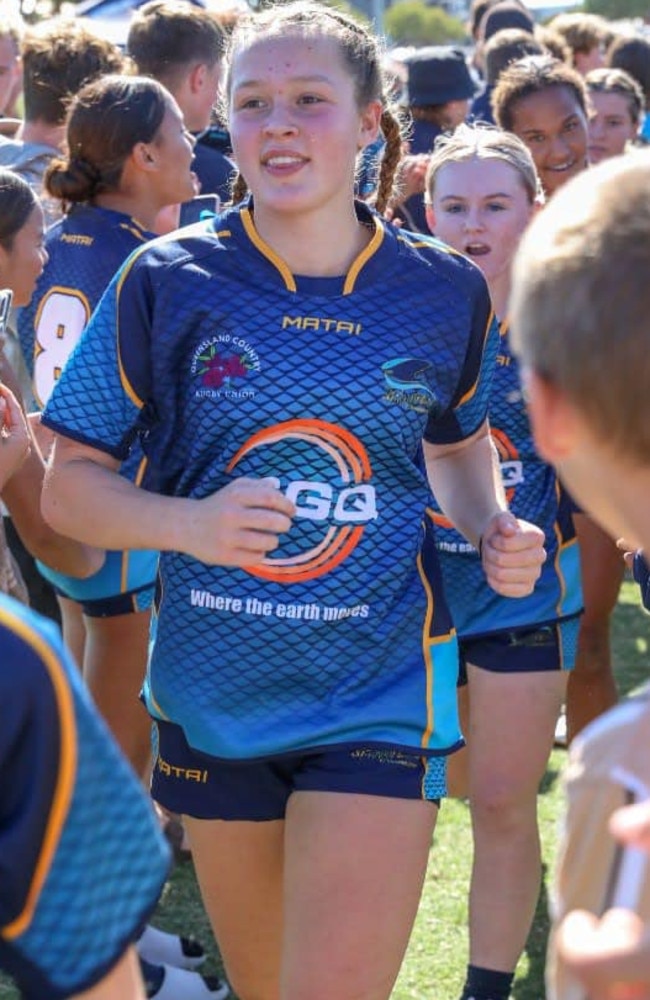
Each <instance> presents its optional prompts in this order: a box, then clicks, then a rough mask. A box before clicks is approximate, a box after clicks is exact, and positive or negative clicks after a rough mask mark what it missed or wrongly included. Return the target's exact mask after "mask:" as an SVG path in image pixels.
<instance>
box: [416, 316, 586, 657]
mask: <svg viewBox="0 0 650 1000" xmlns="http://www.w3.org/2000/svg"><path fill="white" fill-rule="evenodd" d="M494 325H495V327H497V323H496V320H495V321H494ZM499 335H500V336H499V349H498V353H497V358H496V369H495V373H494V379H493V382H492V395H491V397H490V407H489V414H490V426H491V431H492V438H493V440H494V443H495V445H496V448H497V451H498V453H499V458H500V461H501V474H502V477H503V484H504V486H505V489H506V496H507V498H508V504H509V506H510V509H511V510H512V512H513V513H514V514H515V515H516V516H517V517H520V518H523V519H524V520H526V521H530V522H532V523H533V524H536V525H537V526H538V527H539V528H541V529H542V531H543V532H544V535H545V546H546V551H547V557H546V561H545V563H544V565H543V567H542V573H541V576H540V578H539V580H538V581H537V583H536V584H535V589H534V591H533V592H532V594H530V595H529V596H528V597H523V598H508V597H501V596H500V595H499V594H497V593H496V591H494V590H492V588H491V587H489V586H488V585H487V583H486V581H485V573H484V572H483V568H482V566H481V562H480V559H479V557H478V553H477V551H476V549H475V548H474V547H473V546H472V545H470V544H469V542H467V540H466V539H465V538H463V536H462V535H460V534H459V533H458V532H457V531H456V530H455V529H454V528H453V527H452V526H451V525H450V523H449V521H448V520H447V519H446V518H445V517H443V516H442V515H441V514H440V510H439V508H438V507H435V513H433V515H432V519H433V521H434V522H435V526H436V529H435V542H436V548H437V550H438V556H439V559H440V563H441V567H442V573H443V579H444V585H445V595H446V597H447V603H448V604H449V607H450V610H451V614H452V618H453V621H454V624H455V626H456V629H457V631H458V634H459V636H461V637H463V638H464V637H466V636H477V635H484V634H487V633H490V632H498V631H500V630H501V629H511V628H516V627H518V626H524V625H534V624H537V623H539V624H541V623H544V622H550V621H556V620H559V619H562V618H567V617H570V616H572V615H575V614H577V613H578V612H580V611H581V610H582V589H581V584H580V562H579V552H578V544H577V541H576V537H575V531H574V528H573V518H572V516H571V511H572V504H571V500H570V498H569V497H568V495H567V494H566V492H565V491H564V490H563V489H562V487H561V485H560V483H559V482H558V479H557V476H556V475H555V472H554V470H553V468H552V466H550V465H547V464H546V463H545V462H543V461H542V459H541V458H540V457H539V455H538V454H537V452H536V450H535V444H534V441H533V436H532V431H531V427H530V422H529V420H528V414H527V411H526V405H525V402H524V399H523V396H522V392H521V384H520V381H519V366H518V363H517V359H516V357H515V356H514V355H513V353H512V351H511V348H510V343H509V339H508V328H507V324H506V323H504V324H502V325H501V328H500V330H499Z"/></svg>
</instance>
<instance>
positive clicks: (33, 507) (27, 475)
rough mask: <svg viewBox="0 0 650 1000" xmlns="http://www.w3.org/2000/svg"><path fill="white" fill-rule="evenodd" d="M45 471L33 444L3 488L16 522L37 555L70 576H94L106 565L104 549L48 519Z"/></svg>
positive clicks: (23, 537) (21, 533)
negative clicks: (72, 535)
mask: <svg viewBox="0 0 650 1000" xmlns="http://www.w3.org/2000/svg"><path fill="white" fill-rule="evenodd" d="M44 472H45V468H44V464H43V459H42V457H41V455H40V453H39V452H38V448H37V447H36V446H35V445H34V444H33V445H32V449H31V451H30V453H29V455H28V456H27V458H26V460H25V461H24V463H23V464H22V466H21V467H20V468H19V469H18V470H17V471H16V472H15V473H14V474H13V476H12V477H11V479H9V480H8V482H7V483H6V484H5V486H4V488H3V490H2V499H3V500H4V502H5V504H6V506H7V508H8V510H9V513H10V514H11V519H12V521H13V525H14V527H15V529H16V531H17V532H18V534H19V535H20V538H21V540H22V542H23V545H24V546H25V548H26V549H27V550H28V552H29V553H30V554H31V555H32V556H34V558H35V559H40V561H41V562H43V563H45V565H46V566H50V567H51V568H52V569H55V570H56V571H57V572H59V573H65V574H67V575H68V576H75V577H81V578H83V577H87V576H91V575H92V574H93V573H96V572H97V570H98V569H99V568H100V567H101V565H102V562H103V560H104V553H103V550H99V549H96V548H94V547H92V546H89V545H84V544H83V543H82V542H79V541H75V540H73V539H72V538H67V537H65V536H64V535H62V534H60V533H59V532H58V531H55V530H54V529H53V528H52V527H51V526H50V525H49V524H48V523H47V522H46V521H45V519H44V517H43V515H42V514H41V508H40V499H41V490H42V488H43V479H44Z"/></svg>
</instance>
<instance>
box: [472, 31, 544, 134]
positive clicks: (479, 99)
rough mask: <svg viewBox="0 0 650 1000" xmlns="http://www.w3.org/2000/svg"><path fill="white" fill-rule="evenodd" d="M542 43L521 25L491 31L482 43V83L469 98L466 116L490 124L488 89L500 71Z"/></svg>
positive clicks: (535, 52)
mask: <svg viewBox="0 0 650 1000" xmlns="http://www.w3.org/2000/svg"><path fill="white" fill-rule="evenodd" d="M543 51H544V48H543V46H542V45H541V43H540V42H539V41H537V39H536V38H535V37H534V36H533V35H531V34H530V32H528V31H524V30H523V29H521V28H503V29H502V30H501V31H497V33H496V35H492V37H491V38H490V40H489V41H488V42H487V44H486V46H485V52H484V55H485V85H484V87H483V89H482V90H481V91H480V92H479V93H478V94H477V95H476V97H475V98H474V100H473V101H472V105H471V108H470V118H473V119H475V120H477V121H484V122H489V123H490V124H492V125H494V115H493V114H492V103H491V102H492V91H493V90H494V88H495V86H496V83H497V80H498V79H499V76H500V74H501V73H502V72H503V70H504V69H505V68H506V66H509V65H510V63H512V62H515V61H516V60H517V59H521V58H523V56H534V55H539V54H540V53H542V52H543Z"/></svg>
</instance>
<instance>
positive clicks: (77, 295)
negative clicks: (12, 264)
mask: <svg viewBox="0 0 650 1000" xmlns="http://www.w3.org/2000/svg"><path fill="white" fill-rule="evenodd" d="M90 313H91V309H90V303H89V302H88V299H87V298H86V296H85V295H84V294H83V293H82V292H79V291H77V290H76V289H74V288H62V287H61V286H58V285H55V286H53V287H52V288H51V289H50V291H49V292H48V293H47V295H46V296H45V298H44V299H43V301H42V302H41V304H40V305H39V307H38V312H37V314H36V320H35V323H34V332H35V341H34V386H33V389H34V397H35V399H36V402H37V403H38V405H39V406H40V407H41V408H42V407H44V406H45V404H46V403H47V401H48V399H49V398H50V393H51V392H52V389H53V388H54V386H55V385H56V382H57V380H58V379H59V378H60V376H61V372H62V371H63V369H64V368H65V364H66V362H67V360H68V358H69V357H70V355H71V354H72V351H73V349H74V347H75V345H76V344H77V341H78V340H79V338H80V337H81V334H82V333H83V331H84V329H85V326H86V323H87V322H88V320H89V318H90Z"/></svg>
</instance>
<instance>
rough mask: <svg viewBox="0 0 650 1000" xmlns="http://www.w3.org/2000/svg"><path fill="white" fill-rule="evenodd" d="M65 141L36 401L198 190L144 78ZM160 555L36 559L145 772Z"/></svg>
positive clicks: (163, 997)
mask: <svg viewBox="0 0 650 1000" xmlns="http://www.w3.org/2000/svg"><path fill="white" fill-rule="evenodd" d="M66 146H67V150H68V152H67V155H66V156H65V157H61V158H59V159H57V160H54V161H53V162H52V163H51V164H50V166H49V167H48V170H47V172H46V175H45V186H46V190H47V192H48V194H50V195H51V196H52V197H54V198H56V199H58V200H59V201H60V202H61V204H62V206H63V208H64V210H65V215H64V217H63V218H62V219H61V220H60V221H59V222H57V223H56V224H55V225H54V226H53V227H52V228H51V229H49V230H48V233H47V238H46V246H47V251H48V254H49V261H48V263H47V266H46V267H45V270H44V272H43V274H42V276H41V278H40V280H39V282H38V286H37V289H36V293H35V295H34V297H33V299H32V302H31V304H30V306H29V308H27V309H25V310H23V311H22V313H21V315H20V317H19V321H18V330H19V335H20V339H21V344H22V348H23V352H24V355H25V359H26V361H27V364H28V365H29V367H30V368H31V371H32V375H33V391H34V396H35V398H36V401H37V403H38V404H39V405H40V406H43V405H44V404H45V403H46V402H47V399H48V398H49V395H50V393H51V391H52V389H53V387H54V385H55V383H56V381H57V379H58V378H59V376H60V374H61V371H62V370H63V369H64V368H65V365H66V363H67V361H68V358H69V356H70V354H71V352H72V350H73V348H74V347H75V345H76V344H77V343H78V341H79V339H80V338H81V335H82V333H83V332H84V330H85V327H86V325H87V323H88V320H89V319H90V315H91V313H92V311H93V309H94V307H95V306H96V304H97V303H98V301H99V299H100V298H101V295H102V294H103V292H104V290H105V288H106V286H107V285H108V283H109V281H110V279H111V278H112V277H113V275H114V274H115V272H116V271H117V270H118V268H119V267H120V265H121V264H122V263H123V262H124V260H125V259H126V258H127V257H128V256H129V254H130V253H131V252H132V251H133V250H135V249H136V248H138V247H141V246H142V245H143V244H144V243H146V242H147V241H148V240H149V239H151V238H152V237H153V235H154V230H155V227H156V224H157V220H158V217H159V214H160V212H161V211H162V210H164V209H166V208H168V207H169V206H174V205H177V204H178V203H179V202H182V201H185V200H188V199H190V198H192V197H193V196H194V194H195V178H194V175H193V174H192V172H191V163H192V157H193V148H194V140H193V138H192V137H191V136H190V135H189V133H188V132H187V130H186V129H185V126H184V123H183V118H182V115H181V113H180V110H179V108H178V106H177V104H176V102H175V100H174V99H173V98H172V96H171V95H170V94H169V93H168V92H167V90H166V89H165V88H164V87H163V86H162V85H161V84H160V83H158V82H157V81H155V80H151V79H149V78H148V77H138V76H122V75H109V76H105V77H102V78H100V79H99V80H95V81H93V82H92V83H89V84H87V85H86V86H85V87H83V88H82V89H81V90H80V92H79V94H78V95H77V96H76V97H75V99H74V100H73V101H72V103H71V105H70V109H69V113H68V119H67V142H66ZM146 465H147V463H146V461H145V460H144V458H143V455H142V452H141V450H140V449H139V448H134V451H133V453H132V455H131V457H130V459H129V460H128V461H127V462H125V463H124V465H123V467H122V470H121V471H122V475H124V476H125V477H126V478H128V479H129V480H130V481H132V482H137V483H142V482H143V480H144V478H145V477H146ZM157 563H158V553H157V552H156V551H153V550H146V551H139V552H125V551H117V550H114V551H110V552H107V553H106V558H105V561H104V564H103V566H102V568H101V570H100V571H99V572H98V573H96V574H94V575H93V576H91V577H89V578H88V579H85V580H75V579H72V578H71V577H69V576H67V575H64V574H61V573H57V572H53V571H52V570H50V569H49V568H48V567H46V566H42V567H41V572H42V574H43V575H44V576H45V577H46V579H48V580H49V581H50V582H51V583H52V584H53V585H54V587H55V588H56V590H57V595H58V599H59V604H60V607H61V613H62V619H63V631H64V637H65V639H66V643H67V645H68V647H69V648H70V650H71V651H72V652H73V654H74V656H75V658H76V660H77V662H78V663H79V665H80V666H81V668H82V670H83V674H84V678H85V679H86V681H87V683H88V686H89V688H90V691H91V693H92V695H93V698H94V700H95V702H96V704H97V706H98V708H99V710H100V711H101V713H102V714H103V715H104V717H105V719H106V721H107V722H108V725H109V727H110V729H111V731H112V732H113V734H114V736H115V737H116V739H117V741H118V743H119V745H120V746H121V748H122V750H123V751H124V753H125V754H126V756H127V758H128V759H129V761H130V762H131V764H132V766H133V768H134V769H135V771H136V772H137V773H138V774H140V775H144V774H145V772H146V770H147V767H148V764H149V757H150V744H149V728H150V727H149V721H148V718H147V714H146V712H145V711H144V709H143V707H142V705H141V703H140V700H139V693H140V689H141V686H142V681H143V677H144V671H145V666H146V660H147V645H148V637H149V622H150V614H151V603H152V599H153V591H154V583H155V578H156V570H157ZM140 948H141V953H142V954H143V956H144V957H145V958H151V959H155V960H156V961H158V960H159V959H161V960H162V959H165V958H166V959H167V962H168V963H169V967H168V968H166V969H164V970H163V969H161V970H160V971H161V972H164V976H162V975H160V974H156V976H154V975H153V973H152V974H151V976H150V977H149V979H150V981H151V983H152V984H154V985H152V986H150V995H151V996H156V997H157V998H158V1000H167V997H168V996H172V995H174V992H173V991H174V990H176V992H178V993H182V994H183V995H184V996H187V997H188V998H189V1000H203V998H205V1000H208V998H215V997H216V998H221V997H223V996H225V995H226V993H227V990H228V988H227V986H225V984H223V983H221V982H220V981H219V980H215V981H213V982H212V983H211V984H208V982H207V981H206V980H203V979H202V978H201V977H200V976H196V975H194V976H193V975H190V973H189V972H188V971H185V970H193V969H194V968H196V967H197V966H198V965H199V964H200V963H201V962H202V961H203V960H204V953H203V950H202V949H201V948H200V947H199V946H198V945H197V944H196V942H192V941H188V940H187V939H183V938H181V939H179V938H177V937H176V936H175V935H165V936H163V935H162V932H158V931H153V929H151V928H148V929H147V931H146V932H145V938H144V939H143V941H142V942H141V945H140ZM177 966H179V967H181V968H177ZM179 977H181V978H182V980H183V981H180V982H179V981H178V980H179ZM186 980H189V982H186ZM155 987H157V989H156V988H155Z"/></svg>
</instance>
